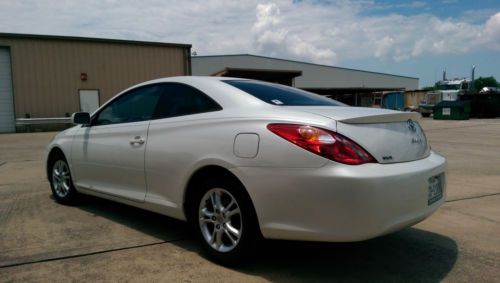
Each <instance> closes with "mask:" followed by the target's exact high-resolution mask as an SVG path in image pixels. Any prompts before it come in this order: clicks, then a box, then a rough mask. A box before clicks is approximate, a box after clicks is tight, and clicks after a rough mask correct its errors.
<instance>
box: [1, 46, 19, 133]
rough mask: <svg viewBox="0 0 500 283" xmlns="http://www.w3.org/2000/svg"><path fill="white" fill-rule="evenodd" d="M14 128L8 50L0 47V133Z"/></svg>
mask: <svg viewBox="0 0 500 283" xmlns="http://www.w3.org/2000/svg"><path fill="white" fill-rule="evenodd" d="M15 130H16V120H15V117H14V98H13V94H12V74H11V68H10V50H9V49H8V48H5V47H0V133H10V132H14V131H15Z"/></svg>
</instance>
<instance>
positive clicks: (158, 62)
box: [0, 36, 190, 118]
mask: <svg viewBox="0 0 500 283" xmlns="http://www.w3.org/2000/svg"><path fill="white" fill-rule="evenodd" d="M0 46H7V47H10V50H11V58H12V77H13V86H14V100H15V111H16V117H17V118H21V117H24V116H25V114H26V113H29V114H30V115H31V118H36V117H42V118H46V117H63V116H64V115H65V113H72V112H77V111H79V96H78V90H79V89H98V90H99V94H100V104H103V103H104V102H105V101H107V100H108V99H109V98H111V97H113V96H114V95H115V94H116V93H118V92H120V91H121V90H123V89H125V88H127V87H129V86H131V85H134V84H136V83H139V82H143V81H146V80H151V79H155V78H160V77H169V76H179V75H187V74H189V67H190V66H189V65H188V64H187V62H188V61H187V57H188V56H189V45H185V46H181V45H178V46H176V45H171V46H169V45H166V44H165V45H160V44H158V45H142V44H132V43H126V42H122V43H117V42H106V41H104V40H101V41H95V42H93V41H83V40H71V39H67V40H65V39H44V38H22V37H20V38H15V37H12V38H10V37H5V36H2V37H0ZM81 73H86V74H87V80H86V81H82V80H81V79H80V74H81Z"/></svg>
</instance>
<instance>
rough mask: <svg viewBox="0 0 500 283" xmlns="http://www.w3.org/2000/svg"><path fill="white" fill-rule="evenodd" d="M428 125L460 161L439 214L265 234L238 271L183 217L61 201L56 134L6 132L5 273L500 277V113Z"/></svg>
mask: <svg viewBox="0 0 500 283" xmlns="http://www.w3.org/2000/svg"><path fill="white" fill-rule="evenodd" d="M422 125H423V127H424V129H425V130H426V133H427V137H428V139H429V140H430V143H431V146H432V148H433V149H434V150H437V151H438V152H440V153H442V154H443V155H445V156H446V157H447V158H448V162H449V163H448V172H447V182H448V196H447V202H446V203H445V204H444V205H443V206H442V207H441V208H440V209H439V210H438V211H437V212H436V213H435V214H434V215H432V216H431V217H430V218H428V219H427V220H425V221H423V222H421V223H419V224H417V225H416V226H414V227H412V228H408V229H405V230H403V231H400V232H397V233H394V234H391V235H388V236H384V237H380V238H377V239H373V240H369V241H364V242H359V243H307V242H293V241H265V242H264V243H263V245H262V246H261V248H260V250H259V252H258V255H257V257H256V258H255V259H254V261H252V262H251V263H248V264H246V265H243V266H241V267H237V268H226V267H222V266H218V265H216V264H214V263H212V262H210V261H209V260H208V259H206V258H205V256H204V254H203V252H202V251H201V249H200V245H199V244H198V243H197V242H196V241H195V240H194V239H193V237H192V236H191V235H190V233H189V232H188V229H187V225H186V224H185V223H183V222H180V221H177V220H173V219H171V218H169V217H166V216H161V215H158V214H155V213H151V212H147V211H143V210H140V209H136V208H132V207H128V206H125V205H121V204H117V203H113V202H110V201H106V200H101V199H97V198H93V197H86V198H85V200H84V201H83V202H82V203H81V204H80V205H78V206H75V207H71V206H62V205H59V204H57V203H55V201H54V200H53V198H52V197H51V194H50V189H49V184H48V182H47V180H46V177H45V171H44V170H45V169H44V155H45V146H46V145H47V144H48V142H49V141H50V139H51V138H52V137H53V136H54V135H55V133H32V134H1V135H0V281H22V282H27V281H33V282H46V281H50V282H55V281H114V282H116V281H170V282H177V281H183V282H221V281H225V282H262V281H278V282H281V281H282V282H303V281H328V282H346V281H347V282H359V281H369V282H440V281H444V282H499V280H500V279H499V278H500V119H482V120H475V119H474V120H468V121H434V120H431V119H424V120H423V121H422Z"/></svg>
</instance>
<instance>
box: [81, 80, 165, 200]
mask: <svg viewBox="0 0 500 283" xmlns="http://www.w3.org/2000/svg"><path fill="white" fill-rule="evenodd" d="M161 92H162V86H161V85H160V84H156V85H147V86H143V87H139V88H136V89H132V90H130V91H128V92H126V93H124V94H122V95H120V96H119V97H117V98H115V99H113V101H111V102H110V103H108V104H107V105H106V106H105V107H103V108H102V109H100V110H99V111H98V112H97V113H96V114H95V115H93V117H92V122H91V125H90V126H88V127H82V128H81V129H79V132H78V134H77V135H76V136H75V139H74V141H73V145H72V166H73V172H74V175H75V185H76V186H77V187H80V188H86V189H90V190H93V191H96V192H100V193H104V194H109V195H114V196H120V197H123V198H126V199H129V200H134V201H141V202H142V201H144V198H145V195H146V179H145V172H144V154H145V149H146V146H147V142H148V126H149V122H150V120H151V118H152V116H153V113H154V111H155V107H156V105H157V102H158V99H159V96H160V95H161Z"/></svg>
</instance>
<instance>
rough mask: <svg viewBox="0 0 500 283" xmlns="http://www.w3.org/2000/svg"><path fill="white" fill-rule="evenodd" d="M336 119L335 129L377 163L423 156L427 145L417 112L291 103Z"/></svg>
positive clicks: (426, 152) (408, 159)
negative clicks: (365, 151) (305, 105)
mask: <svg viewBox="0 0 500 283" xmlns="http://www.w3.org/2000/svg"><path fill="white" fill-rule="evenodd" d="M293 108H294V109H296V110H299V111H305V112H309V113H313V114H316V115H321V116H324V117H328V118H331V119H334V120H336V121H337V132H338V133H340V134H342V135H344V136H346V137H348V138H350V139H352V140H353V141H355V142H356V143H357V144H359V145H360V146H362V147H363V148H364V149H365V150H367V151H368V152H369V153H370V154H371V155H372V156H373V157H374V158H375V159H376V160H377V161H378V162H379V163H397V162H407V161H413V160H418V159H422V158H425V157H426V156H427V155H428V154H429V147H428V145H427V140H426V137H425V134H424V132H423V130H422V128H421V127H420V125H419V124H418V122H417V121H418V120H419V119H420V114H419V113H415V112H399V111H392V110H386V109H373V108H361V107H335V106H334V107H323V106H320V107H314V106H312V107H311V106H308V107H293Z"/></svg>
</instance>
